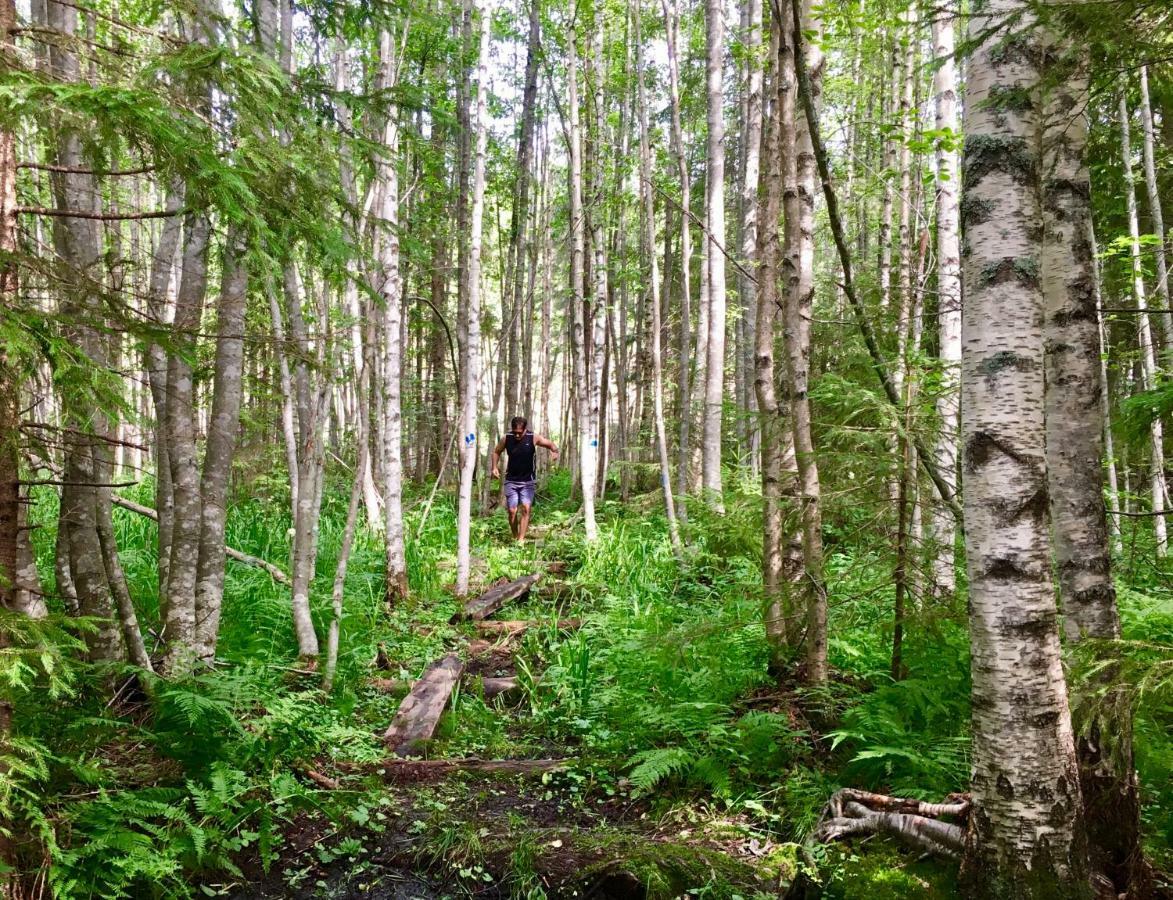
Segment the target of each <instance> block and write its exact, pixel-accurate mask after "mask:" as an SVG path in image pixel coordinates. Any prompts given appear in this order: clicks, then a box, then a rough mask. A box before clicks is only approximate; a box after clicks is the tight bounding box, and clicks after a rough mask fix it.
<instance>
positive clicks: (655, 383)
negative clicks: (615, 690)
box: [634, 0, 684, 559]
mask: <svg viewBox="0 0 1173 900" xmlns="http://www.w3.org/2000/svg"><path fill="white" fill-rule="evenodd" d="M635 2H636V9H635V16H634V19H635V65H636V83H637V91H638V93H637V95H636V96H637V98H638V102H639V177H640V197H641V198H642V199H643V226H644V249H645V252H646V253H647V255H648V266H649V272H648V278H649V281H648V284H647V289H648V291H650V293H651V301H650V303H649V305H650V307H651V336H650V337H651V343H652V349H651V355H652V408H653V418H654V419H655V428H656V452H657V455H658V457H659V462H660V489H661V491H662V492H663V494H664V513H665V515H666V516H667V517H668V535H669V538H670V539H671V541H672V552H673V553H675V554H676V557H677V559H681V558H683V556H684V550H683V548H682V546H681V543H680V527H679V525H678V524H677V521H676V503H675V501H674V499H673V497H672V470H671V467H670V465H669V462H668V432H667V429H666V428H665V425H664V361H663V348H662V347H661V344H660V266H659V262H658V261H657V258H656V204H655V198H654V197H653V195H652V188H653V182H652V147H651V139H650V136H649V128H648V101H647V96H646V89H645V87H644V78H645V74H646V73H645V71H644V62H643V59H644V57H643V52H644V50H643V44H642V42H641V40H640V34H641V29H640V21H641V19H642V14H643V10H642V9H641V8H640V4H639V0H635Z"/></svg>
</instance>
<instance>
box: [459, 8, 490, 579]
mask: <svg viewBox="0 0 1173 900" xmlns="http://www.w3.org/2000/svg"><path fill="white" fill-rule="evenodd" d="M468 4H469V5H468V8H469V9H470V10H471V9H474V8H475V9H478V10H479V12H480V17H481V21H480V42H479V51H478V53H477V90H476V124H475V126H474V128H475V134H476V137H475V151H474V153H473V178H472V209H471V212H470V214H469V246H468V292H467V309H466V313H465V320H466V323H467V325H466V335H467V339H466V340H467V345H468V346H467V351H466V353H467V364H466V366H465V370H464V373H463V380H464V392H463V393H464V398H463V407H462V409H461V417H460V422H461V427H460V494H459V497H458V506H457V520H456V523H457V524H456V534H457V547H456V594H457V596H458V597H464V596H466V595H467V594H468V591H469V574H470V570H471V568H472V557H471V550H470V546H469V545H470V538H471V531H472V490H473V475H474V474H475V471H476V465H477V410H478V406H479V405H478V394H479V393H480V375H481V372H480V366H481V351H480V344H481V251H482V238H483V231H484V219H485V155H486V151H487V148H488V137H489V132H488V125H489V123H488V111H487V97H488V79H489V69H488V65H489V59H488V57H489V25H490V20H491V10H490V7H489V4H488V3H487V2H482V3H481V4H477V3H475V0H468Z"/></svg>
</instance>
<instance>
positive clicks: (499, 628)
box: [476, 619, 582, 637]
mask: <svg viewBox="0 0 1173 900" xmlns="http://www.w3.org/2000/svg"><path fill="white" fill-rule="evenodd" d="M549 624H550V623H549V622H548V621H546V622H543V621H541V620H538V621H530V620H526V619H500V620H498V621H485V622H477V623H476V630H477V631H478V632H479V633H480V634H503V635H507V636H509V637H513V636H514V635H518V634H521V633H522V632H523V631H528V630H529V629H530V628H545V627H547V626H548V625H549ZM581 627H582V619H559V620H558V622H557V628H558V630H559V631H574V630H575V629H576V628H581Z"/></svg>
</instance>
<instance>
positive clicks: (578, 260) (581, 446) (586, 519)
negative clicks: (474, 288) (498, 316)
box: [566, 24, 599, 541]
mask: <svg viewBox="0 0 1173 900" xmlns="http://www.w3.org/2000/svg"><path fill="white" fill-rule="evenodd" d="M577 41H578V32H577V29H576V28H575V27H574V26H573V24H572V25H571V27H570V28H569V29H568V31H567V35H566V51H567V52H566V57H567V63H566V81H567V105H568V106H569V118H570V128H569V130H570V134H569V140H570V148H569V154H570V176H569V177H570V184H569V188H570V304H571V310H570V313H571V314H570V344H571V353H572V355H573V356H574V384H575V392H574V394H575V400H576V404H575V407H576V408H575V422H576V426H577V429H576V430H577V432H578V467H579V472H578V477H579V485H580V487H581V488H582V511H583V524H584V527H585V530H586V536H587V540H590V541H593V540H595V539H596V538H597V537H598V534H599V531H598V525H597V524H596V522H595V472H596V465H595V453H594V451H595V449H596V447H597V444H596V445H595V446H594V447H592V446H591V443H590V442H591V440H592V438H591V393H592V392H591V389H590V386H589V385H590V381H589V379H590V371H591V367H590V361H589V348H588V345H587V322H586V309H585V305H586V275H585V272H584V271H583V270H584V268H585V261H586V237H585V234H584V231H585V228H586V223H585V222H584V221H583V203H582V127H581V125H580V123H579V108H578V104H579V98H578V47H577Z"/></svg>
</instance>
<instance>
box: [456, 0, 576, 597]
mask: <svg viewBox="0 0 1173 900" xmlns="http://www.w3.org/2000/svg"><path fill="white" fill-rule="evenodd" d="M467 3H468V6H467V12H468V14H470V15H471V14H472V12H473V11H474V10H475V11H477V12H479V13H480V31H479V34H480V39H479V44H478V52H477V88H476V120H475V125H474V131H475V138H474V141H475V150H474V152H473V175H472V208H471V211H470V213H469V238H468V289H467V295H466V303H467V307H466V311H465V316H464V318H465V322H466V326H465V328H466V338H465V340H466V345H467V346H466V351H465V353H466V360H467V362H466V365H465V370H464V372H463V373H462V377H463V382H464V385H463V391H462V395H463V396H462V398H461V416H460V422H461V426H460V443H461V447H460V494H459V497H458V506H457V523H456V535H457V547H456V594H457V596H459V597H463V596H465V595H466V594H468V590H469V573H470V570H471V568H472V556H471V548H470V543H471V540H470V538H471V531H472V490H473V475H474V474H475V471H476V465H477V410H478V403H477V395H478V394H479V392H480V379H481V357H480V343H481V252H482V248H483V237H484V220H485V156H486V153H487V150H488V142H489V123H488V88H489V85H488V80H489V68H488V67H489V26H490V24H491V19H492V16H491V11H490V9H489V7H488V5H487V4H486V5H483V6H477V5H476V4H475V2H474V0H467ZM584 502H585V498H584Z"/></svg>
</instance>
